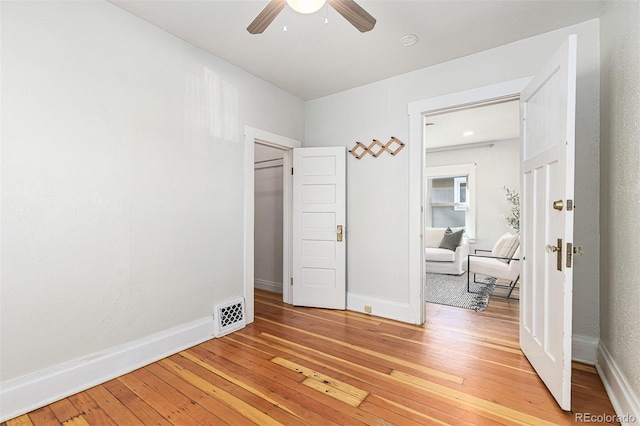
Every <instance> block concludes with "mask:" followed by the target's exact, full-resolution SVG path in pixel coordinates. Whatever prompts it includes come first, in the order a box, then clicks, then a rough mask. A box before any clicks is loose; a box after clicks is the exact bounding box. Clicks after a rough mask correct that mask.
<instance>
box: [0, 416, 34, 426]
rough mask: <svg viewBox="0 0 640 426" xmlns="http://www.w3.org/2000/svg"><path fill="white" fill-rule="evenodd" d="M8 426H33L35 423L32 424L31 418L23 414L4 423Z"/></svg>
mask: <svg viewBox="0 0 640 426" xmlns="http://www.w3.org/2000/svg"><path fill="white" fill-rule="evenodd" d="M3 425H6V426H33V422H31V418H30V417H29V415H28V414H23V415H21V416H18V417H16V418H14V419H9V420H7V421H6V422H4V423H3Z"/></svg>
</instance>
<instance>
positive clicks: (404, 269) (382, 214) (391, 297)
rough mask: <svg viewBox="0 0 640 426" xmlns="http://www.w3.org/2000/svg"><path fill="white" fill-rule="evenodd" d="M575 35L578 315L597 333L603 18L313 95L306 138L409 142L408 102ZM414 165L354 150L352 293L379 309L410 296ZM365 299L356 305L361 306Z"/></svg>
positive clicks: (523, 72) (517, 65)
mask: <svg viewBox="0 0 640 426" xmlns="http://www.w3.org/2000/svg"><path fill="white" fill-rule="evenodd" d="M572 33H576V34H577V35H578V88H577V97H578V100H577V103H578V105H577V135H576V140H577V147H576V156H577V159H576V165H577V176H576V180H577V187H576V200H575V203H576V206H577V207H578V208H577V210H576V213H575V220H576V227H575V239H576V241H575V243H576V244H579V245H582V246H583V247H584V248H585V255H584V256H582V258H580V259H578V260H577V261H576V266H575V271H574V279H575V282H576V286H575V290H574V321H573V323H574V333H575V334H579V335H585V336H591V337H594V338H597V337H598V334H599V325H598V324H599V318H598V314H597V313H598V275H599V266H598V252H599V237H598V231H597V230H598V209H597V208H596V207H594V206H598V204H599V193H598V191H597V190H595V188H597V187H598V182H599V172H598V170H599V163H598V161H599V158H598V143H599V124H598V108H599V105H598V104H599V56H598V55H599V50H598V48H599V46H598V37H599V34H598V21H597V20H593V21H589V22H585V23H582V24H579V25H575V26H572V27H567V28H563V29H560V30H557V31H553V32H550V33H546V34H542V35H538V36H535V37H531V38H528V39H524V40H521V41H518V42H515V43H510V44H507V45H504V46H501V47H498V48H495V49H491V50H488V51H485V52H481V53H478V54H475V55H470V56H467V57H464V58H460V59H457V60H454V61H451V62H447V63H444V64H440V65H436V66H433V67H429V68H425V69H421V70H418V71H415V72H411V73H408V74H404V75H401V76H397V77H394V78H390V79H387V80H383V81H380V82H377V83H373V84H369V85H366V86H363V87H359V88H355V89H352V90H349V91H346V92H343V93H339V94H336V95H333V96H328V97H325V98H321V99H317V100H314V101H309V102H307V103H306V111H307V114H306V120H307V126H306V130H305V131H306V139H305V140H306V142H305V146H329V145H343V146H348V147H352V146H353V145H354V144H355V142H356V141H363V142H365V143H368V142H369V141H370V140H371V139H373V138H376V139H379V140H381V141H383V142H386V140H387V139H388V138H389V137H390V136H392V135H393V136H396V137H398V138H400V139H401V140H404V142H407V143H409V144H414V143H421V142H420V141H418V140H415V141H414V140H411V141H409V140H408V134H409V131H408V120H407V105H408V103H410V102H415V101H420V100H423V99H428V98H431V97H435V96H441V95H444V94H448V93H454V92H459V91H463V90H469V89H473V88H477V87H482V86H487V85H490V84H495V83H499V82H504V81H509V80H514V79H518V78H523V77H527V76H530V75H533V74H535V73H536V72H538V70H539V68H540V66H541V64H542V63H544V62H545V60H546V59H547V58H548V57H549V56H550V55H551V54H552V53H553V52H554V51H555V50H556V49H557V48H558V47H559V46H560V44H561V43H562V42H563V41H564V40H565V39H566V37H567V36H568V35H570V34H572ZM414 47H415V48H417V49H420V48H421V45H420V44H417V45H416V46H414ZM424 48H425V49H428V47H424ZM425 54H428V53H425ZM408 164H409V150H408V149H406V148H405V149H404V150H403V151H402V152H400V153H399V154H398V155H397V156H395V157H391V156H389V155H381V156H380V157H378V158H373V157H371V156H367V157H364V158H363V159H361V160H356V159H354V158H353V157H351V156H348V161H347V176H348V184H347V204H348V232H349V246H348V259H349V272H348V274H349V275H348V291H349V293H355V294H357V295H358V302H363V301H366V302H370V303H372V304H373V307H374V313H375V312H376V309H375V307H376V304H377V303H378V302H380V301H395V302H397V303H399V304H400V305H401V307H405V308H403V309H406V304H407V303H408V302H409V300H408V297H409V285H408V283H409V270H408V260H407V259H408V256H409V253H408V245H409V235H408V224H407V218H408V216H409V211H408V187H409V182H408V180H409V174H408ZM581 206H583V207H581ZM367 304H369V303H367ZM360 305H362V303H360ZM360 305H358V306H356V305H352V306H351V307H352V308H353V309H357V310H362V308H363V306H360Z"/></svg>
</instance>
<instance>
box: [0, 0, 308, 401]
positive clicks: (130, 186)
mask: <svg viewBox="0 0 640 426" xmlns="http://www.w3.org/2000/svg"><path fill="white" fill-rule="evenodd" d="M1 7H2V46H1V47H2V49H1V52H2V148H1V154H2V182H1V183H2V198H1V200H2V206H1V219H2V225H1V226H2V237H1V246H2V260H1V270H2V272H1V281H2V297H1V302H0V303H1V305H0V312H1V314H0V323H1V332H0V334H1V336H2V345H1V353H0V356H1V363H2V364H1V368H0V380H2V382H3V384H5V383H6V381H8V380H9V379H15V378H19V377H23V376H24V375H28V374H30V373H34V372H43V371H46V370H47V369H50V368H52V366H56V365H58V364H60V363H64V362H67V361H71V360H77V359H81V358H83V357H85V356H87V355H89V354H95V353H101V351H105V350H108V349H109V348H113V347H116V346H119V345H123V344H125V343H127V342H132V341H137V340H139V339H142V338H144V337H146V336H149V335H152V334H154V333H157V332H161V331H163V330H167V329H171V328H173V327H176V326H180V325H182V324H185V323H189V322H191V321H193V320H197V319H200V318H204V317H209V318H210V317H211V314H212V312H213V308H212V307H213V305H214V304H216V303H220V302H223V301H225V300H228V299H230V298H235V297H238V296H241V295H242V291H243V290H242V288H243V287H242V286H243V271H244V269H243V250H244V248H243V235H242V232H241V231H240V230H242V229H243V196H244V194H243V167H244V163H243V156H244V145H243V140H244V139H243V128H244V125H247V124H248V125H251V126H254V127H257V128H261V129H265V130H268V131H272V132H274V133H277V134H282V135H288V136H290V137H292V138H296V139H301V138H302V136H303V126H304V107H303V102H302V101H301V100H299V99H297V98H294V97H293V96H291V95H289V94H287V93H285V92H283V91H281V90H280V89H277V88H275V87H274V86H271V85H269V84H267V83H265V82H263V81H261V80H258V79H257V78H255V77H254V76H252V75H250V74H248V73H246V72H244V71H242V70H240V69H238V68H236V67H234V66H231V65H230V64H228V63H226V62H224V61H222V60H220V59H217V58H215V57H212V56H210V55H208V54H205V53H204V52H202V51H200V50H198V49H196V48H194V47H193V46H191V45H190V44H188V43H185V42H183V41H180V40H178V39H176V38H174V37H172V36H170V35H169V34H167V33H166V32H164V31H162V30H160V29H158V28H156V27H153V26H151V25H150V24H148V23H146V22H144V21H142V20H140V19H138V18H136V17H134V16H132V15H130V14H128V13H126V12H124V11H122V10H121V9H119V8H117V7H115V6H113V5H111V4H109V3H106V2H101V1H99V2H98V1H92V2H67V1H60V2H59V1H51V2H1ZM274 105H277V106H278V108H274V107H273V106H274ZM5 402H7V401H5Z"/></svg>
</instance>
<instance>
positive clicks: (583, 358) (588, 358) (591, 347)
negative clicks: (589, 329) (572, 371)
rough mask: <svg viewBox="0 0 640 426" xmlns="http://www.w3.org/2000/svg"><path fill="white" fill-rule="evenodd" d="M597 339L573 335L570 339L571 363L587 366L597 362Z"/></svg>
mask: <svg viewBox="0 0 640 426" xmlns="http://www.w3.org/2000/svg"><path fill="white" fill-rule="evenodd" d="M598 343H599V339H597V338H595V337H590V336H583V335H580V334H574V335H573V337H572V338H571V346H572V348H571V358H572V359H573V361H576V362H581V363H583V364H588V365H596V363H597V362H598Z"/></svg>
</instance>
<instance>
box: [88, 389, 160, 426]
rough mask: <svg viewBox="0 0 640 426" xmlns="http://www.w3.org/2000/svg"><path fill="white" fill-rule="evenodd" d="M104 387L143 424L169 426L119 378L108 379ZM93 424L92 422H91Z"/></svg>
mask: <svg viewBox="0 0 640 426" xmlns="http://www.w3.org/2000/svg"><path fill="white" fill-rule="evenodd" d="M102 386H104V387H105V389H107V390H108V391H109V392H110V393H111V394H112V395H113V396H115V397H116V398H117V399H118V400H119V401H120V402H121V403H122V404H123V405H124V406H126V407H127V408H128V409H129V410H130V411H131V412H132V413H134V414H135V415H136V417H137V418H139V419H140V421H141V422H142V424H144V425H157V426H170V425H171V423H170V422H169V421H168V420H166V419H165V418H163V417H162V416H161V415H160V413H158V412H157V411H156V410H154V409H153V408H152V407H151V406H150V405H149V404H147V403H146V402H145V401H144V400H143V399H142V398H140V397H139V396H138V395H136V394H135V393H134V392H133V391H132V390H131V389H129V388H128V387H126V386H125V385H124V384H123V383H122V382H121V381H120V380H118V379H115V380H110V381H108V382H106V383H104V384H103V385H102ZM91 424H93V423H91Z"/></svg>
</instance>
